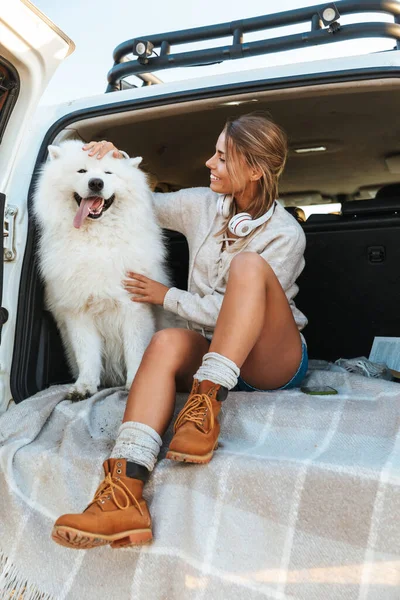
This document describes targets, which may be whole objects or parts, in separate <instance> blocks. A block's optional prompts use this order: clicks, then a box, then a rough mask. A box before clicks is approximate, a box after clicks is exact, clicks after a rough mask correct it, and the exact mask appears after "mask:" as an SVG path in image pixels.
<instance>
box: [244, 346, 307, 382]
mask: <svg viewBox="0 0 400 600" xmlns="http://www.w3.org/2000/svg"><path fill="white" fill-rule="evenodd" d="M307 369H308V353H307V346H306V345H305V343H304V342H302V345H301V361H300V366H299V368H298V369H297V371H296V373H295V374H294V375H293V377H292V379H291V380H290V381H288V382H287V383H286V384H285V385H283V386H282V387H280V388H275V389H274V390H259V389H258V388H255V387H253V386H252V385H250V384H249V383H246V382H245V381H244V379H242V378H241V377H240V375H239V379H238V382H237V384H236V386H235V387H234V388H233V390H232V392H275V391H276V390H291V389H293V388H296V387H300V384H301V382H302V381H303V379H304V377H305V376H306V373H307Z"/></svg>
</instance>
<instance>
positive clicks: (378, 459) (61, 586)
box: [0, 370, 400, 600]
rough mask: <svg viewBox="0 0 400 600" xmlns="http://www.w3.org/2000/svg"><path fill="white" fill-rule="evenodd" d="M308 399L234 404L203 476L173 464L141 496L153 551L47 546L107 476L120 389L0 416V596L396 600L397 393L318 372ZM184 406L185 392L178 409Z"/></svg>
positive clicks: (227, 407) (399, 545) (237, 398)
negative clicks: (318, 392) (61, 522)
mask: <svg viewBox="0 0 400 600" xmlns="http://www.w3.org/2000/svg"><path fill="white" fill-rule="evenodd" d="M309 383H310V384H327V385H332V386H333V387H335V388H336V389H338V390H339V392H340V393H339V394H338V395H337V396H326V397H321V396H320V397H316V396H307V395H305V394H302V393H301V392H300V391H299V390H291V391H281V392H274V393H253V394H249V393H243V392H240V393H239V392H238V393H231V394H230V395H229V396H228V399H227V400H226V401H225V403H224V409H223V417H222V432H221V438H220V439H221V445H220V448H219V449H218V451H217V452H216V453H215V455H214V458H213V460H212V461H211V463H210V464H209V465H204V466H200V465H187V464H177V463H173V462H171V461H168V460H166V459H164V458H163V457H164V456H165V450H166V447H167V445H168V441H169V439H170V438H171V433H172V432H171V429H170V430H169V431H168V433H167V434H166V436H165V447H164V448H163V450H162V453H161V458H160V461H159V463H158V465H157V466H156V468H155V470H154V472H153V474H152V477H151V479H150V482H149V483H148V484H147V486H146V487H145V497H146V499H147V500H148V502H149V506H150V511H151V513H152V516H153V520H154V538H155V539H154V542H153V543H152V544H150V545H148V546H143V547H136V548H128V549H123V550H112V549H111V548H110V547H109V546H105V547H101V548H98V549H94V550H87V551H81V550H80V551H73V550H70V549H67V548H63V547H62V546H58V545H57V544H55V543H54V542H52V541H51V539H50V532H51V528H52V525H53V522H54V520H55V519H56V518H57V517H58V516H59V515H60V514H62V513H65V512H81V511H82V510H83V509H84V508H85V506H86V505H87V504H88V502H89V500H91V498H92V496H93V494H94V492H95V490H96V488H97V486H98V484H99V482H100V480H101V479H102V476H103V474H102V462H103V460H105V459H106V458H107V457H108V455H109V452H110V450H111V449H112V446H113V439H114V436H115V434H116V430H117V428H118V426H119V424H120V421H121V419H122V415H123V411H124V407H125V401H126V392H125V391H123V390H121V389H111V390H103V391H100V392H99V393H97V394H96V395H95V396H93V397H92V398H90V399H89V400H86V401H84V402H81V403H77V404H71V403H70V402H69V401H65V400H63V392H64V391H65V387H64V386H56V387H53V388H50V389H49V390H46V391H43V392H40V393H39V394H37V395H36V396H34V397H32V398H30V399H28V400H25V401H24V402H22V403H21V404H19V405H18V406H13V407H12V408H11V409H9V410H8V411H7V412H6V413H5V414H4V415H3V416H2V417H1V418H0V442H1V447H0V464H1V467H2V469H1V474H0V486H1V487H0V531H1V535H0V598H1V600H9V599H11V598H12V599H13V600H16V599H20V600H81V599H83V598H84V599H85V600H94V599H96V600H97V599H99V598H110V599H114V598H118V600H128V599H135V600H175V599H176V600H183V599H184V600H192V599H193V600H204V599H207V600H209V599H211V600H213V599H217V600H225V599H228V598H229V599H230V600H231V599H236V598H237V599H239V598H240V600H246V599H249V600H259V599H271V600H272V599H273V600H284V599H293V600H300V599H301V600H314V599H315V600H331V599H332V600H334V599H335V600H336V599H343V600H352V599H354V600H356V599H357V600H395V599H396V600H398V599H399V598H400V526H399V523H398V519H399V515H400V493H399V486H400V436H399V430H400V419H399V413H400V386H399V384H398V383H393V382H387V381H383V380H372V379H367V378H363V377H360V376H356V375H351V374H348V373H344V372H331V371H329V370H315V371H312V372H311V375H310V376H309ZM185 399H186V396H184V395H179V396H178V402H177V410H179V409H180V408H181V406H182V404H183V402H184V401H185Z"/></svg>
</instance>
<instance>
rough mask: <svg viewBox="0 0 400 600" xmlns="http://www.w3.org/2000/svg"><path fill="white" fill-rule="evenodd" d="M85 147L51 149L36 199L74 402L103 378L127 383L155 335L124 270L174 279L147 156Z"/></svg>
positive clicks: (42, 256) (148, 309) (150, 314)
mask: <svg viewBox="0 0 400 600" xmlns="http://www.w3.org/2000/svg"><path fill="white" fill-rule="evenodd" d="M82 146H83V144H82V142H79V141H67V142H64V143H63V144H61V145H60V146H49V156H50V159H51V160H50V161H49V162H48V163H46V165H45V166H44V168H43V170H42V173H41V175H40V177H39V181H38V184H37V187H36V192H35V197H34V213H35V217H36V219H37V222H38V224H39V228H40V242H39V267H40V272H41V275H42V277H43V280H44V283H45V294H46V305H47V307H48V308H49V310H51V311H52V313H53V315H54V317H55V319H56V322H57V325H58V327H59V329H60V332H61V336H62V339H63V342H64V346H65V349H66V354H67V358H68V361H69V365H70V368H71V371H72V373H73V374H74V376H75V377H76V382H75V384H74V385H73V386H72V387H71V389H70V392H69V397H70V398H71V399H80V398H83V397H87V396H89V395H92V394H93V393H95V392H96V390H97V389H98V387H99V385H100V384H102V385H109V386H114V385H124V384H125V385H126V387H127V388H129V387H130V385H131V383H132V380H133V378H134V376H135V374H136V371H137V369H138V366H139V364H140V361H141V359H142V356H143V353H144V350H145V349H146V347H147V345H148V343H149V341H150V339H151V337H152V335H153V333H154V331H155V313H154V307H153V306H152V305H149V304H147V303H137V302H133V301H132V300H131V299H130V296H129V294H128V292H127V291H126V290H125V289H124V288H123V284H122V280H123V279H124V278H125V277H126V276H127V272H128V271H133V272H136V273H141V274H143V275H146V276H148V277H150V278H151V279H154V280H156V281H159V282H161V283H164V284H166V285H168V283H169V282H168V275H167V273H166V269H165V246H164V244H163V239H162V230H161V228H160V227H159V226H158V225H157V222H156V219H155V216H154V213H153V208H152V198H151V192H150V189H149V187H148V184H147V180H146V175H145V174H144V173H143V172H142V171H141V170H140V169H139V168H138V166H139V164H140V162H141V159H140V158H134V159H125V160H124V159H116V158H113V157H112V153H109V154H107V155H106V156H105V157H104V158H102V159H101V160H99V159H97V158H96V157H90V156H89V155H88V153H87V152H85V151H84V150H83V149H82ZM99 180H100V181H101V182H103V183H100V182H99ZM93 182H94V183H93ZM102 185H103V187H102V189H100V188H101V186H102ZM93 189H94V191H93ZM87 198H90V200H89V205H90V203H91V202H93V198H97V200H96V201H95V205H94V208H93V207H92V208H91V211H92V212H91V213H90V214H89V215H87V216H86V213H87V212H88V209H85V210H86V212H84V210H83V209H82V207H83V206H85V207H86V206H88V204H82V207H81V206H80V203H82V202H83V203H86V202H87V200H82V199H87ZM101 198H103V199H105V201H104V205H103V209H102V212H101V214H100V216H99V215H98V214H96V209H97V210H99V209H100V208H101V203H102V200H101ZM80 199H81V200H80ZM79 201H80V202H79ZM104 208H106V210H104ZM78 213H79V214H78ZM82 213H83V214H82Z"/></svg>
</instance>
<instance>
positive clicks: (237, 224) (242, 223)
mask: <svg viewBox="0 0 400 600" xmlns="http://www.w3.org/2000/svg"><path fill="white" fill-rule="evenodd" d="M228 228H229V231H230V232H231V233H233V235H237V236H238V237H246V235H248V234H249V233H250V232H251V231H252V230H253V229H254V227H253V225H252V218H251V215H250V214H249V213H245V212H243V213H239V214H237V215H235V216H234V217H232V219H231V220H230V221H229V225H228Z"/></svg>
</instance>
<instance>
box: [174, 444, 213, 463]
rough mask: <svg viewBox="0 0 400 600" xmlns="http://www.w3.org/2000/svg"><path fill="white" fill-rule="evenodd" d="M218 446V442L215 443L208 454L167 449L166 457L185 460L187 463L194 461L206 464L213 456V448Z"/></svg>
mask: <svg viewBox="0 0 400 600" xmlns="http://www.w3.org/2000/svg"><path fill="white" fill-rule="evenodd" d="M217 448H218V442H217V443H216V444H215V446H214V448H213V449H212V450H211V452H208V454H203V455H198V454H185V453H184V452H176V451H175V450H168V452H167V458H169V459H170V460H176V461H177V462H187V463H195V464H198V465H206V464H207V463H209V462H210V460H211V459H212V457H213V454H214V450H216V449H217Z"/></svg>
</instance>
